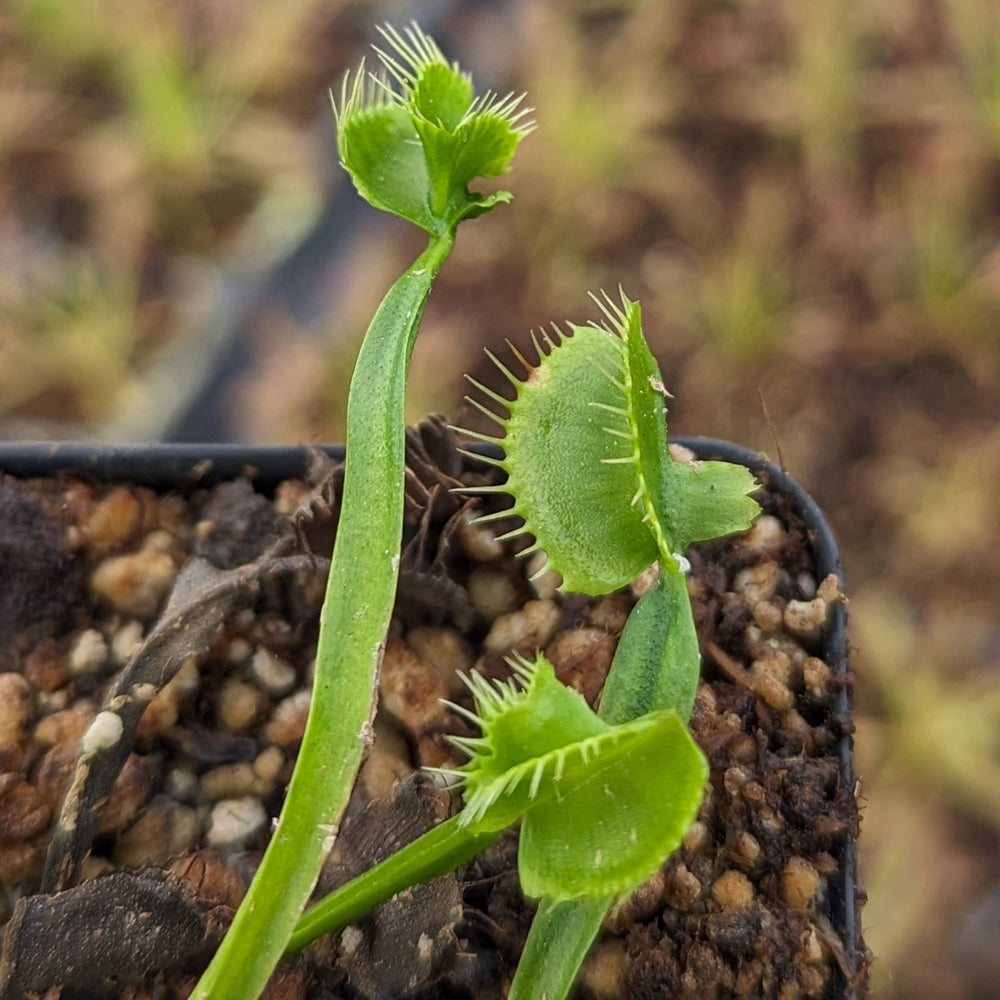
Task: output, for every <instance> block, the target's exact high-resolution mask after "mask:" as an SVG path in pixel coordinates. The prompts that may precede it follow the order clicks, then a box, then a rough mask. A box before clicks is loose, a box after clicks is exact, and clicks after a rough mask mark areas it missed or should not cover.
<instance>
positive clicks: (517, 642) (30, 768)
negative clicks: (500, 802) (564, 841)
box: [0, 422, 865, 1000]
mask: <svg viewBox="0 0 1000 1000" xmlns="http://www.w3.org/2000/svg"><path fill="white" fill-rule="evenodd" d="M410 457H411V475H410V476H409V477H408V492H407V496H408V504H407V513H406V534H405V538H404V558H403V560H402V562H401V574H402V575H401V583H400V595H401V596H400V600H399V603H398V605H397V609H396V614H395V617H394V621H393V628H392V633H391V636H390V638H389V641H388V643H387V648H386V657H385V663H384V666H383V671H382V678H381V690H380V711H379V715H378V718H377V721H376V730H377V739H376V743H375V747H374V749H373V751H372V753H371V755H370V756H369V758H368V759H367V761H366V763H365V765H364V767H363V769H362V772H361V775H360V778H359V782H358V786H357V789H356V793H355V796H354V798H353V800H352V803H351V806H350V809H349V814H348V818H347V820H346V822H345V824H344V828H343V831H342V835H341V837H340V839H339V840H338V843H337V847H336V848H335V851H334V854H333V856H332V857H331V859H330V860H329V862H328V864H327V866H326V868H325V869H324V873H323V875H322V877H321V883H320V886H321V889H322V890H324V891H327V890H329V889H330V888H331V887H333V886H335V885H337V884H339V883H341V882H343V881H344V880H345V879H346V878H349V877H350V876H351V875H353V874H356V873H357V872H358V871H361V870H363V869H364V868H365V867H367V866H368V865H370V864H371V863H372V861H374V860H377V858H378V857H381V856H383V855H384V854H385V853H388V852H390V851H391V850H392V849H393V848H394V847H395V846H398V845H401V844H403V843H406V842H407V841H409V840H411V839H413V838H414V837H415V836H417V835H418V834H419V833H420V832H422V831H423V830H426V829H427V828H429V827H430V826H431V825H432V824H434V823H435V822H438V821H440V820H441V819H443V818H445V817H447V816H448V815H449V814H451V813H452V812H453V811H454V810H455V809H456V808H457V807H458V805H459V802H458V801H457V796H456V795H455V794H454V793H453V792H451V791H449V790H448V789H447V788H446V787H444V786H443V785H442V784H441V783H440V781H439V780H438V779H437V778H436V777H434V776H433V775H430V774H429V773H428V772H425V771H419V770H415V769H417V768H419V767H420V766H422V765H425V766H442V765H452V766H454V765H455V764H457V763H458V762H459V761H458V759H457V758H456V753H457V751H455V750H454V749H453V748H452V747H451V745H450V744H449V742H448V740H447V737H448V736H449V735H455V734H469V732H470V730H469V728H468V724H467V723H466V722H465V721H464V720H463V719H462V718H460V717H459V716H457V715H456V714H455V713H453V712H451V711H450V710H448V709H447V708H446V707H445V706H444V705H442V703H441V699H442V698H451V699H453V700H461V699H462V698H463V697H467V694H466V692H465V689H464V687H463V686H462V685H461V684H460V683H457V682H456V677H457V675H456V669H459V668H461V669H474V670H478V671H480V672H482V673H483V674H485V675H487V676H493V677H495V676H502V675H504V674H505V672H506V671H507V667H506V665H505V662H504V657H505V656H507V655H509V654H510V653H511V652H514V651H522V652H531V651H533V650H534V649H535V648H538V647H541V648H544V649H545V651H546V653H547V655H548V656H549V658H550V659H551V660H552V662H553V664H554V665H555V667H556V669H557V673H558V674H559V675H560V677H561V678H562V679H563V680H564V681H565V682H566V683H568V684H571V685H572V686H574V687H576V688H577V689H578V690H580V691H581V692H582V693H583V694H584V695H585V696H586V697H588V699H590V700H591V701H592V702H593V701H596V700H597V699H598V698H599V692H600V688H601V685H602V683H603V679H604V676H605V674H606V672H607V669H608V666H609V664H610V660H611V657H612V655H613V652H614V646H615V643H616V642H617V637H618V635H619V634H620V631H621V628H622V627H623V625H624V622H625V619H626V617H627V614H628V611H629V609H630V607H631V605H632V604H633V603H634V601H635V599H636V593H637V592H638V590H639V589H641V586H642V581H641V580H640V581H637V582H636V583H635V584H634V585H633V587H632V588H631V589H630V590H628V591H625V592H622V593H618V594H614V595H610V596H608V597H604V598H599V599H593V600H586V599H583V598H579V597H574V596H569V597H564V596H562V595H560V594H558V593H557V592H555V591H554V589H553V583H554V581H553V580H551V578H546V577H542V578H541V579H540V580H538V581H537V582H536V583H535V584H531V583H529V582H528V580H527V576H528V575H529V574H528V573H527V572H526V564H525V561H524V560H520V559H517V558H515V552H514V548H516V547H517V546H516V543H514V544H513V547H512V545H505V546H501V545H499V544H497V543H496V542H495V541H494V539H493V536H492V534H490V533H488V532H486V530H485V529H484V528H479V527H476V526H473V525H470V523H469V520H470V513H471V508H470V505H468V504H464V503H463V502H462V501H460V500H458V499H456V497H455V496H454V495H453V494H450V493H448V492H447V491H448V488H450V487H451V486H453V485H455V483H456V482H458V480H459V478H460V477H461V479H462V480H463V481H464V482H466V484H469V482H470V480H476V481H481V480H482V479H483V477H485V476H488V475H490V474H491V473H489V472H483V473H480V472H476V471H465V472H463V471H462V460H461V458H460V456H459V455H458V453H457V452H455V451H454V448H453V443H452V442H451V441H450V439H449V437H448V434H447V432H445V431H444V429H443V424H442V423H440V422H430V423H428V424H425V425H423V426H422V428H421V429H420V431H414V432H413V433H412V434H411V437H410ZM339 480H340V469H339V468H338V467H337V466H336V465H334V464H333V463H331V462H330V461H329V460H327V459H323V458H321V457H319V456H316V458H315V461H314V467H313V472H312V476H311V479H310V480H309V481H308V482H302V481H297V480H293V481H286V482H283V483H281V484H280V485H279V486H278V487H277V489H276V490H275V491H274V492H273V494H267V495H265V494H262V493H259V492H255V491H254V490H253V489H251V488H250V485H249V481H248V480H243V481H239V482H236V483H228V484H220V485H217V486H215V487H211V488H205V489H195V490H193V491H190V492H186V493H183V494H182V493H178V492H176V491H170V492H165V493H162V494H160V493H156V492H154V491H153V490H151V489H148V488H145V487H137V486H131V485H128V484H112V483H104V482H100V481H97V480H92V479H88V478H81V477H75V476H69V475H62V476H59V477H57V478H54V479H50V480H33V481H16V480H13V479H11V478H9V477H6V478H3V479H0V505H2V508H3V510H4V511H8V512H11V516H10V517H6V516H5V517H4V518H0V525H3V526H4V527H3V529H2V530H3V531H4V534H3V535H2V536H0V550H2V552H3V555H4V572H5V573H6V574H8V575H10V576H11V578H12V579H14V580H16V581H17V587H15V588H4V593H5V594H8V595H9V596H7V597H5V598H4V600H3V603H2V604H0V637H2V639H0V641H2V648H0V653H2V655H3V657H4V661H3V668H2V669H3V670H4V673H2V674H0V687H2V690H0V918H2V920H3V921H4V923H5V925H6V926H5V931H4V938H3V952H2V958H0V998H4V1000H6V998H14V997H18V998H20V997H27V996H42V995H44V996H45V997H46V998H47V1000H57V998H59V1000H71V998H72V1000H82V998H95V1000H96V998H104V997H107V998H122V1000H124V998H128V1000H143V998H157V1000H160V998H162V1000H168V998H169V1000H173V998H181V997H185V996H187V994H188V993H189V991H190V989H191V988H192V986H193V984H194V982H195V980H196V977H197V974H198V972H199V970H200V969H201V968H202V967H203V966H204V964H205V962H206V961H207V958H208V956H209V955H210V954H211V951H212V949H213V948H214V946H215V944H216V943H217V942H218V940H219V939H220V937H221V934H222V933H223V931H224V928H225V926H226V924H227V922H228V920H229V918H230V917H231V914H232V912H233V910H234V908H235V906H236V905H237V904H238V902H239V899H240V897H241V895H242V893H243V891H244V888H245V885H246V883H247V881H248V878H249V876H250V874H251V873H252V871H253V869H254V867H255V864H256V862H257V859H258V858H259V856H260V853H261V851H262V849H263V847H264V846H265V843H266V840H267V837H268V835H269V831H270V821H269V819H270V817H273V816H274V815H276V813H277V811H278V809H279V807H280V803H281V797H282V790H283V788H284V787H285V784H286V783H287V780H288V777H289V775H290V773H291V768H292V765H293V763H294V757H295V750H296V747H297V744H298V741H299V739H300V738H301V734H302V728H303V725H304V719H305V711H306V706H307V699H308V676H309V671H310V661H311V658H312V656H313V652H314V648H315V639H316V628H317V616H318V611H319V606H320V602H321V600H322V594H323V581H324V575H325V570H326V564H325V559H324V558H323V557H324V555H325V554H326V553H327V552H328V551H329V543H330V540H331V538H332V536H333V531H334V525H335V519H336V509H337V500H338V493H339ZM762 501H763V503H764V507H765V510H766V514H765V516H764V517H763V518H761V519H760V521H759V522H758V524H757V526H756V527H755V528H754V529H753V530H752V531H751V532H750V533H748V534H747V535H746V536H742V537H739V538H734V539H728V540H724V541H721V542H717V543H712V544H707V545H700V546H697V547H696V548H695V549H694V551H693V552H692V554H691V559H692V573H691V581H690V590H691V594H692V597H693V600H694V605H695V613H696V620H697V623H698V627H699V635H700V639H701V643H702V649H703V653H704V670H703V678H704V679H703V683H702V685H701V688H700V690H699V694H698V699H697V706H696V710H695V714H694V716H693V719H692V729H693V731H694V733H695V736H696V738H697V739H698V741H699V743H700V744H701V746H702V747H703V748H704V750H705V752H706V754H707V755H708V757H709V760H710V762H711V765H712V774H711V785H710V789H709V791H708V793H707V795H706V799H705V802H704V804H703V806H702V810H701V813H700V815H699V818H698V821H697V823H696V824H695V825H694V827H693V828H692V829H691V831H690V832H689V834H688V835H687V837H686V838H685V842H684V846H683V848H682V849H681V850H680V851H679V852H678V853H677V855H676V856H675V857H674V858H673V859H671V861H670V862H669V863H668V864H667V865H666V866H665V867H664V868H663V869H662V870H661V871H660V872H658V873H657V874H656V875H655V876H654V877H653V878H651V879H650V880H649V881H648V882H647V883H645V884H644V885H643V886H642V887H640V889H639V890H638V891H637V892H636V893H635V894H634V896H633V897H632V898H630V899H628V900H626V901H624V903H623V904H622V906H621V907H620V908H619V909H618V910H617V911H614V912H613V913H612V914H611V915H610V916H609V917H608V919H607V921H606V926H605V930H604V933H603V934H602V937H601V938H600V940H599V943H598V944H597V945H596V947H595V949H594V951H593V953H592V955H591V957H590V958H589V959H588V961H587V963H586V965H585V967H584V970H583V972H582V976H581V981H580V985H579V987H578V989H577V992H576V994H575V995H576V996H577V997H578V998H610V997H627V998H630V1000H637V998H645V997H650V998H652V997H668V996H669V997H691V998H694V997H698V998H706V997H719V998H722V997H744V996H745V997H761V998H778V1000H796V998H799V997H803V998H806V997H808V998H828V997H834V996H838V997H839V996H843V995H844V983H845V980H847V979H850V980H851V981H852V985H853V986H855V987H856V988H857V990H858V992H857V994H856V995H857V996H861V995H862V994H863V992H864V989H863V985H864V978H865V974H864V968H865V960H864V955H863V953H862V949H863V945H862V944H861V942H860V941H857V942H856V948H857V953H856V954H849V953H848V952H847V950H846V949H845V945H844V941H843V937H842V934H843V926H842V924H843V906H844V903H843V900H842V898H841V894H842V886H843V884H844V883H843V880H842V878H841V877H840V874H839V871H840V869H841V866H842V865H843V864H844V863H845V858H847V859H848V863H850V858H851V854H850V852H849V850H848V847H849V843H850V838H852V837H854V836H856V834H857V825H858V813H857V804H856V802H855V798H854V790H853V788H851V787H847V786H846V785H845V784H844V782H843V780H842V775H843V772H842V769H841V763H840V761H839V759H838V757H837V752H838V747H839V746H840V745H841V741H842V740H843V738H844V737H845V736H848V735H849V734H850V731H851V721H850V719H849V718H848V717H846V716H844V715H842V714H839V713H838V712H837V711H836V709H835V707H834V706H835V701H836V697H837V694H838V692H839V691H840V690H841V689H842V687H843V685H845V684H849V683H850V678H847V677H843V676H838V675H837V673H836V671H835V670H834V668H833V665H831V664H829V663H826V662H825V661H824V660H823V659H822V655H821V650H822V648H823V644H822V638H823V631H824V628H825V626H826V622H827V620H828V617H829V612H830V608H831V606H832V605H835V604H837V603H839V602H841V601H842V600H843V598H842V595H840V593H839V591H838V589H837V586H836V581H835V579H834V578H832V577H831V578H828V579H827V580H819V579H817V573H816V570H815V568H814V566H813V563H812V559H811V556H810V553H809V549H808V544H807V539H806V534H805V530H804V528H803V526H802V525H801V523H799V522H798V520H797V519H796V516H795V514H794V512H793V511H792V510H790V509H789V505H788V503H787V502H786V500H784V499H783V498H782V497H781V496H779V495H776V494H771V493H766V492H765V493H763V494H762ZM490 527H491V530H495V531H496V532H497V533H499V532H501V531H502V530H503V525H502V524H499V525H491V526H490ZM12 529H16V530H12ZM520 544H521V546H522V547H523V545H524V543H523V541H522V542H521V543H520ZM27 553H33V554H34V555H32V556H28V555H27ZM33 572H34V573H37V574H38V575H37V576H34V575H32V574H33ZM43 594H44V595H47V596H51V598H52V602H51V603H49V604H46V602H44V601H41V600H40V595H43ZM178 623H180V624H182V625H183V627H182V628H178V627H176V626H177V625H178ZM20 636H23V637H24V638H23V640H22V639H21V638H18V637H20ZM140 643H141V644H142V645H139V644H140ZM136 649H138V650H139V653H138V654H135V652H134V651H135V650H136ZM126 683H127V684H128V685H130V686H129V687H128V688H127V690H128V691H130V692H133V697H134V703H130V704H129V705H128V706H126V707H125V708H123V709H122V710H121V712H120V713H119V715H120V718H121V719H122V721H123V725H124V729H125V733H126V739H125V740H123V741H122V742H123V744H124V749H123V751H122V753H121V754H120V755H119V756H118V757H117V758H114V755H112V754H108V755H105V756H100V755H98V757H96V758H95V757H94V756H93V755H91V758H89V759H88V758H87V757H85V756H84V757H81V758H80V760H79V761H78V760H77V757H78V750H79V745H80V739H81V736H82V735H83V733H84V732H85V731H87V729H88V727H89V726H90V725H91V723H92V722H93V720H94V718H95V717H96V715H97V713H98V712H99V710H100V709H101V707H102V704H103V703H104V699H105V698H106V697H107V696H108V695H109V693H111V692H114V691H123V690H126V687H125V686H124V685H125V684H126ZM143 684H144V685H146V686H145V687H142V685H143ZM140 688H141V693H140V694H134V692H136V691H139V690H140ZM126 751H127V752H126ZM113 758H114V759H113ZM74 769H76V774H77V780H76V783H75V784H74V790H73V792H72V793H70V794H69V795H67V794H66V790H67V787H68V785H69V782H70V778H71V775H72V774H73V773H74ZM845 852H846V853H845ZM515 858H516V831H510V832H509V833H508V834H505V835H504V836H502V837H501V838H500V839H499V840H498V841H497V842H496V843H495V844H494V845H493V846H492V847H491V848H490V849H489V850H488V851H487V852H485V853H484V854H483V855H482V856H481V857H479V858H478V859H476V860H475V861H474V862H473V863H471V864H470V865H469V866H468V867H467V868H466V870H464V871H460V872H458V873H456V874H453V875H449V876H446V877H444V878H441V879H438V880H436V881H435V882H433V883H430V884H429V885H426V886H421V887H418V888H415V889H414V890H413V891H411V892H408V893H403V894H401V895H400V896H399V897H397V898H395V899H393V900H391V901H390V902H388V903H387V904H385V905H384V906H382V907H380V908H379V909H378V910H377V911H376V912H375V913H373V914H372V915H371V916H370V917H368V918H366V919H364V920H362V921H360V922H358V923H357V924H356V925H353V926H351V927H349V928H347V929H346V930H345V931H344V932H343V933H342V934H340V935H339V937H337V938H335V939H327V940H325V941H321V942H318V943H317V944H316V945H314V946H312V947H311V948H310V949H309V950H307V951H306V952H305V953H304V955H303V956H302V957H301V958H299V959H298V960H296V961H294V962H288V963H285V965H284V966H283V967H282V969H281V970H280V971H279V974H278V975H276V977H275V979H274V980H273V981H272V985H271V988H270V990H269V993H268V996H269V997H272V998H278V997H289V998H292V997H295V998H299V997H309V998H320V997H328V998H334V997H343V998H357V1000H361V998H371V1000H375V998H390V997H409V998H417V997H428V998H429V997H454V998H459V997H461V998H472V997H476V998H490V997H497V998H499V997H501V996H503V995H504V993H505V991H506V988H507V987H508V986H509V982H510V978H511V975H512V972H513V968H514V967H515V965H516V962H517V958H518V954H519V951H520V948H521V946H522V944H523V941H524V937H525V935H526V933H527V931H528V927H529V925H530V919H531V913H532V910H531V906H530V904H527V903H526V902H525V901H524V899H523V898H522V896H521V894H520V890H519V886H518V881H517V873H516V867H515ZM43 890H44V893H43ZM54 890H61V891H58V892H54ZM46 893H47V894H46Z"/></svg>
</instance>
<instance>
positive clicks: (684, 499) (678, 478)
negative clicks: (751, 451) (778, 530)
mask: <svg viewBox="0 0 1000 1000" xmlns="http://www.w3.org/2000/svg"><path fill="white" fill-rule="evenodd" d="M758 489H760V485H759V484H758V483H757V481H756V480H755V479H754V477H753V474H752V473H751V472H750V470H749V469H746V468H744V467H743V466H742V465H733V464H731V463H730V462H676V461H670V462H668V463H667V464H666V465H665V466H664V467H663V478H662V480H661V491H660V498H659V500H660V509H661V510H662V511H663V517H664V519H665V521H666V523H667V526H668V527H667V530H668V531H669V533H670V536H671V538H673V539H674V540H675V544H676V546H677V548H676V549H675V550H674V551H676V552H683V551H684V550H685V549H686V548H687V547H688V546H689V545H690V544H691V543H692V542H701V541H705V540H706V539H709V538H722V537H724V536H725V535H732V534H735V533H737V532H740V531H746V530H747V529H748V528H749V527H750V525H751V524H753V521H754V518H755V517H756V516H757V515H758V514H759V513H760V504H758V503H757V501H756V500H754V499H753V496H752V495H751V494H753V493H755V492H756V491H757V490H758Z"/></svg>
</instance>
